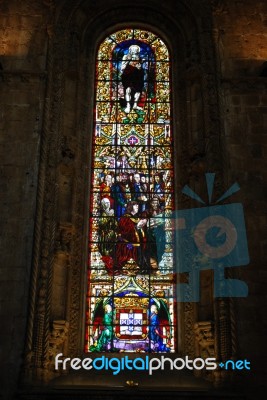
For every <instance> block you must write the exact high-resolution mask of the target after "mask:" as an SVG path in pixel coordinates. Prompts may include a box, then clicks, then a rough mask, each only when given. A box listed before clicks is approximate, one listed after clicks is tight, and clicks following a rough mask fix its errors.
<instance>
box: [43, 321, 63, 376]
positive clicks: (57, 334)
mask: <svg viewBox="0 0 267 400" xmlns="http://www.w3.org/2000/svg"><path fill="white" fill-rule="evenodd" d="M68 332H69V323H68V322H67V321H63V320H62V321H61V320H59V321H53V325H52V330H51V331H50V334H49V336H48V351H47V353H46V357H45V360H44V363H43V368H44V371H43V376H44V380H45V381H49V380H50V379H51V378H52V377H54V376H55V372H56V371H55V368H54V366H55V357H56V355H57V354H59V353H63V352H64V343H65V342H66V340H67V337H68Z"/></svg>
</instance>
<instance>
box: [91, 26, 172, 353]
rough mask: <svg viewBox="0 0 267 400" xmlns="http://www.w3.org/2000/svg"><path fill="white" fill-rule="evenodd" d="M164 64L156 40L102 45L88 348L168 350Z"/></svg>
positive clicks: (168, 150) (129, 37) (113, 38)
mask: <svg viewBox="0 0 267 400" xmlns="http://www.w3.org/2000/svg"><path fill="white" fill-rule="evenodd" d="M169 76H170V60H169V51H168V48H167V47H166V45H165V44H164V42H163V41H162V40H161V39H160V38H159V37H158V36H156V35H155V34H154V33H151V32H147V31H144V30H139V29H124V30H121V31H118V32H115V33H114V34H112V35H110V36H109V37H108V38H106V39H105V40H104V42H103V43H102V44H101V45H100V47H99V50H98V55H97V64H96V96H95V124H94V135H93V153H92V154H93V157H92V160H93V161H92V171H93V172H92V181H91V197H90V216H89V227H90V229H89V241H88V243H89V260H88V296H87V325H86V346H85V347H86V348H85V350H86V351H90V352H102V351H104V352H109V351H113V352H116V351H118V352H119V351H126V352H174V351H175V336H176V320H175V304H174V298H175V296H174V284H173V279H174V276H173V232H172V224H171V213H172V210H173V204H174V193H173V179H174V173H173V151H172V130H171V127H172V125H171V104H170V79H169Z"/></svg>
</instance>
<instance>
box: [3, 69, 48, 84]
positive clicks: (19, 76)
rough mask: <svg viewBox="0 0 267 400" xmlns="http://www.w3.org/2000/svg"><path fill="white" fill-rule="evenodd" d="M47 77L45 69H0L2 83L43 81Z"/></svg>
mask: <svg viewBox="0 0 267 400" xmlns="http://www.w3.org/2000/svg"><path fill="white" fill-rule="evenodd" d="M46 77H47V73H46V72H45V71H40V72H36V71H19V70H18V71H0V80H1V81H2V82H3V83H13V82H14V83H17V82H21V83H25V84H27V83H31V82H38V81H44V80H45V79H46Z"/></svg>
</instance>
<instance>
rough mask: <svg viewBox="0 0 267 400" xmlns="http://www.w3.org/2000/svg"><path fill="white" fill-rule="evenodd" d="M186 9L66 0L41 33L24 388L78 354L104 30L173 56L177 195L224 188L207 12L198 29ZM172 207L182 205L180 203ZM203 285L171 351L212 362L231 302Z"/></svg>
mask: <svg viewBox="0 0 267 400" xmlns="http://www.w3.org/2000/svg"><path fill="white" fill-rule="evenodd" d="M115 3H116V4H115ZM174 3H175V4H174ZM185 3H186V2H184V1H180V2H178V3H177V1H173V2H168V3H167V4H160V2H157V3H156V4H155V2H152V1H150V2H149V1H148V2H147V4H146V5H145V6H144V5H143V2H141V1H136V2H135V5H134V6H133V5H132V2H125V1H124V2H120V1H116V2H112V4H111V2H106V1H99V2H98V4H97V5H95V4H94V5H91V4H90V3H89V2H85V1H79V2H77V1H74V0H69V1H66V2H65V3H64V6H63V7H62V8H58V9H57V10H56V13H55V15H56V17H55V18H54V19H53V22H52V24H51V26H50V29H49V51H48V78H47V93H46V103H45V109H44V124H43V132H42V145H41V161H40V174H39V189H38V202H37V203H38V207H37V217H36V227H35V249H34V263H33V269H32V286H31V300H30V313H29V321H28V334H27V346H26V361H25V368H24V377H25V382H36V383H37V384H38V383H40V382H47V381H50V380H51V379H53V378H54V377H55V376H56V374H55V371H54V364H53V360H54V356H55V354H56V353H58V352H63V353H64V354H68V356H69V357H75V356H82V354H83V340H84V314H85V293H86V257H87V252H86V243H87V242H86V236H87V230H88V226H87V225H86V224H85V222H84V221H86V219H85V215H86V212H87V208H88V204H87V199H88V190H89V187H90V172H89V165H90V158H89V152H88V151H87V150H86V149H90V146H91V136H90V135H91V132H92V123H93V122H92V115H93V93H94V60H95V54H96V47H97V44H98V43H99V42H100V41H101V39H102V38H103V36H106V35H107V33H108V32H110V31H111V30H114V28H119V27H125V26H126V25H127V24H129V25H131V26H139V27H147V28H149V27H151V28H153V29H154V30H155V31H158V32H159V33H160V34H161V36H162V37H164V38H165V39H166V42H167V43H168V44H169V46H170V51H171V54H172V55H173V72H172V80H173V88H174V89H173V101H174V110H175V116H174V121H173V122H174V129H175V131H176V154H175V155H176V156H177V160H179V162H177V165H176V171H177V176H179V181H178V182H177V183H176V191H177V192H179V191H180V188H181V187H182V186H183V184H185V183H189V182H190V181H191V182H192V183H193V182H194V184H195V185H196V186H195V187H196V190H198V189H199V190H200V192H201V190H202V189H201V186H202V185H201V178H200V177H201V175H202V174H203V172H205V170H212V171H213V172H216V173H217V174H218V176H219V180H218V182H219V183H218V186H217V190H218V191H220V188H221V187H222V185H223V171H222V165H223V162H222V160H223V149H222V148H221V144H220V131H221V127H220V118H219V98H218V81H217V70H216V59H215V52H214V48H213V32H212V13H211V9H210V7H208V6H207V5H206V7H203V11H202V13H203V15H202V17H203V18H202V22H200V20H199V19H197V17H196V15H197V14H196V13H195V14H194V4H195V5H196V10H197V12H198V13H199V8H197V2H192V3H191V10H190V9H189V8H188V7H187V6H186V5H185ZM207 4H208V2H207ZM118 10H120V12H118ZM173 10H175V13H174V12H173ZM138 11H139V13H138ZM51 15H52V14H51ZM133 16H134V19H133ZM178 207H179V208H181V207H183V208H186V207H189V205H188V203H186V201H185V200H184V199H182V198H179V196H178V204H177V208H178ZM210 279H211V276H210V274H209V273H207V274H205V276H204V283H203V284H202V289H203V290H204V291H205V290H206V291H205V300H203V302H202V304H200V307H199V306H197V305H196V304H193V303H183V304H179V305H178V314H179V316H180V317H179V318H180V319H179V322H178V324H179V327H180V329H179V341H178V342H179V348H178V351H179V354H182V355H188V356H191V357H194V356H196V355H203V354H204V353H205V352H209V351H210V352H211V354H212V352H214V354H215V356H216V358H217V359H218V360H220V359H224V358H225V357H227V358H228V357H230V356H232V353H233V351H234V347H235V346H234V343H235V339H234V338H235V333H234V331H233V325H234V324H233V323H232V322H233V321H232V320H231V318H233V316H232V314H231V304H230V303H228V302H226V301H222V300H219V301H214V300H213V296H212V293H211V292H210V287H211V284H210ZM205 282H206V283H207V282H208V284H207V287H208V289H205ZM205 304H206V305H205ZM230 316H231V317H230ZM231 324H232V325H231ZM214 331H215V337H214V336H213V333H212V332H214ZM205 332H206V333H205ZM229 332H231V335H229ZM229 337H230V338H231V339H229ZM212 379H213V380H215V379H217V380H220V377H219V376H217V377H215V376H213V377H212Z"/></svg>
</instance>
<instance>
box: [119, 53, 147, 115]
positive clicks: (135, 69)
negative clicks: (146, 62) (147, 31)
mask: <svg viewBox="0 0 267 400" xmlns="http://www.w3.org/2000/svg"><path fill="white" fill-rule="evenodd" d="M140 50H141V49H140V47H139V46H137V45H132V46H130V47H129V50H128V54H125V55H124V56H123V59H122V63H121V80H122V84H123V87H124V96H125V100H126V108H125V109H124V111H125V112H126V113H127V114H128V113H129V112H130V111H131V109H135V110H141V109H142V108H141V107H139V106H138V105H137V103H138V101H139V99H140V95H141V92H142V90H143V86H144V69H143V65H142V60H141V57H140Z"/></svg>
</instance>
